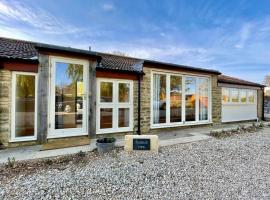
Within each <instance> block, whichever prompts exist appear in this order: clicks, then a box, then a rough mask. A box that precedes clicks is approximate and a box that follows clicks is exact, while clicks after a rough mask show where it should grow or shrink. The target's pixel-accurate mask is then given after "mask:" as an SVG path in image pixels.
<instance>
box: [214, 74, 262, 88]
mask: <svg viewBox="0 0 270 200" xmlns="http://www.w3.org/2000/svg"><path fill="white" fill-rule="evenodd" d="M218 82H219V83H227V84H234V85H245V86H255V87H265V86H264V85H262V84H259V83H254V82H250V81H246V80H242V79H239V78H235V77H231V76H226V75H219V76H218Z"/></svg>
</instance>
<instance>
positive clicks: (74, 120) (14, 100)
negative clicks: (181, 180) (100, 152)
mask: <svg viewBox="0 0 270 200" xmlns="http://www.w3.org/2000/svg"><path fill="white" fill-rule="evenodd" d="M263 89H264V86H263V85H261V84H257V83H252V82H248V81H244V80H240V79H236V78H232V77H228V76H224V75H221V73H220V72H219V71H216V70H211V69H203V68H196V67H190V66H185V65H178V64H172V63H164V62H159V61H153V60H147V59H138V58H131V57H125V56H118V55H111V54H106V53H99V52H94V51H87V50H80V49H74V48H69V47H62V46H56V45H49V44H42V43H37V42H29V41H21V40H15V39H8V38H0V142H1V144H2V146H5V147H12V146H18V145H30V144H45V143H50V142H51V141H55V140H61V139H63V138H65V139H66V138H73V139H74V138H81V137H87V138H95V137H97V136H99V135H105V134H106V135H107V134H127V133H136V134H137V133H138V134H150V133H152V134H155V133H157V132H158V131H161V130H163V131H164V128H165V129H166V130H168V131H169V130H172V129H173V130H175V129H182V128H187V127H191V126H199V125H212V124H220V123H224V122H232V121H243V120H257V119H262V118H263Z"/></svg>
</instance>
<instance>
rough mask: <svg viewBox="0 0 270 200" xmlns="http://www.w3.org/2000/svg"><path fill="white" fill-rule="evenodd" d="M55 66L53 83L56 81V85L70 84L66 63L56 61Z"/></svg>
mask: <svg viewBox="0 0 270 200" xmlns="http://www.w3.org/2000/svg"><path fill="white" fill-rule="evenodd" d="M55 68H56V69H55V72H56V75H55V83H56V85H67V84H70V82H71V81H70V79H69V78H68V75H67V68H68V63H62V62H57V63H56V67H55Z"/></svg>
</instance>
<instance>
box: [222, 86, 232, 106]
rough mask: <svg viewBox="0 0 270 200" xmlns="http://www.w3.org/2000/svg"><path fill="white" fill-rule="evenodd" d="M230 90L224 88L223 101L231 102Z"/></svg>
mask: <svg viewBox="0 0 270 200" xmlns="http://www.w3.org/2000/svg"><path fill="white" fill-rule="evenodd" d="M229 95H230V90H229V89H228V88H222V101H223V102H226V103H227V102H229V101H230V97H229Z"/></svg>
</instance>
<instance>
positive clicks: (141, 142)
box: [133, 138, 150, 150]
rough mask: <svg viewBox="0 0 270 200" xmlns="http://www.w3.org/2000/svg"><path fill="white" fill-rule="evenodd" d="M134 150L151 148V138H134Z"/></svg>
mask: <svg viewBox="0 0 270 200" xmlns="http://www.w3.org/2000/svg"><path fill="white" fill-rule="evenodd" d="M133 150H150V139H146V138H134V139H133Z"/></svg>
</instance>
